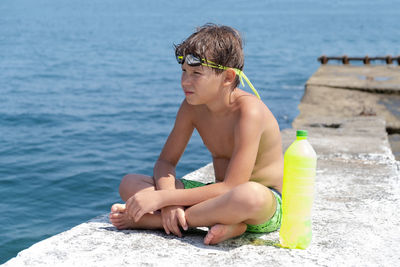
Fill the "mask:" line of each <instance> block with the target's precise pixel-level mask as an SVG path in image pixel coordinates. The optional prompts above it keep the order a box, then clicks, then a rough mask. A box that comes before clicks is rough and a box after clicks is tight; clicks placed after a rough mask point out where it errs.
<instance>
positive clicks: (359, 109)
mask: <svg viewBox="0 0 400 267" xmlns="http://www.w3.org/2000/svg"><path fill="white" fill-rule="evenodd" d="M325 67H328V68H327V69H325V70H324V69H323V68H325ZM334 67H336V69H335V68H334ZM342 67H344V66H340V67H339V66H323V67H321V69H320V70H318V71H317V72H316V73H315V74H314V75H313V77H311V78H310V80H309V81H308V83H307V85H306V90H305V94H304V97H303V100H302V103H301V104H300V105H299V109H300V115H299V117H298V118H297V119H296V120H295V121H294V123H293V126H294V129H287V130H284V131H282V140H283V148H284V149H286V148H287V147H288V146H289V144H290V143H291V142H292V141H293V140H294V139H295V129H299V128H301V129H307V130H308V131H309V141H310V143H311V144H312V145H313V147H314V149H315V150H316V152H317V154H318V167H317V177H316V195H315V203H314V206H313V227H312V229H313V240H312V243H311V245H310V246H309V248H308V249H307V250H289V249H283V248H280V247H278V243H279V234H278V232H274V233H271V234H264V235H259V234H244V235H243V236H241V237H239V238H235V239H232V240H228V241H225V242H223V243H221V244H218V245H216V246H205V245H203V237H204V235H205V233H206V230H207V229H204V228H198V229H194V230H190V231H188V232H186V233H185V236H184V237H183V238H177V237H174V236H168V235H166V234H165V233H163V232H162V231H136V230H125V231H118V230H116V229H115V228H114V227H113V226H112V225H111V224H110V223H109V221H108V219H107V215H106V214H104V215H101V216H99V217H97V218H94V219H92V220H90V221H88V222H86V223H83V224H81V225H78V226H76V227H74V228H72V229H71V230H69V231H66V232H63V233H61V234H58V235H56V236H53V237H51V238H48V239H46V240H43V241H41V242H39V243H37V244H35V245H33V246H32V247H30V248H28V249H26V250H24V251H21V252H20V253H19V254H18V255H17V257H15V258H13V259H11V260H10V261H8V262H7V263H5V265H4V266H138V265H146V266H165V265H166V266H170V265H171V266H172V265H176V266H184V265H187V266H211V265H213V266H360V265H361V266H397V265H399V264H400V231H398V229H399V227H400V215H399V213H398V212H397V211H398V209H399V207H400V165H399V162H398V161H396V160H395V158H394V155H393V153H392V151H391V149H390V144H389V140H388V134H387V129H388V128H390V127H392V128H394V129H397V128H396V127H398V124H397V123H398V117H397V118H396V116H394V117H395V118H392V117H391V115H390V114H389V112H392V114H394V113H395V112H394V113H393V111H391V108H388V106H385V104H382V103H383V102H384V101H385V100H381V98H380V97H382V96H381V93H379V92H378V93H379V96H377V97H378V98H379V99H380V100H376V99H375V100H372V96H370V95H364V94H367V93H368V94H376V92H375V91H374V92H367V91H365V90H363V88H364V87H362V86H360V87H359V88H361V89H360V90H358V89H357V90H354V89H356V87H357V86H355V85H351V86H350V85H349V87H351V88H350V89H349V87H348V86H347V84H348V82H343V83H342V85H340V86H343V85H344V86H345V87H344V88H347V89H343V88H342V87H340V88H339V86H338V84H339V82H338V81H335V79H336V78H337V79H342V78H343V77H344V78H343V79H351V77H350V76H352V75H355V76H360V75H361V76H360V77H361V78H360V79H361V80H362V79H363V77H362V75H364V76H365V77H367V76H368V75H374V74H375V73H377V72H371V73H369V74H368V75H365V74H362V73H361V74H360V73H359V71H366V70H365V69H359V70H358V71H356V70H352V71H354V72H341V71H342V70H341V69H340V68H342ZM360 68H361V67H360ZM395 70H396V73H397V74H396V75H399V73H400V72H399V68H397V69H395ZM325 71H326V72H329V73H330V74H329V75H327V77H329V78H327V79H328V82H329V84H327V83H326V81H327V80H325V81H324V79H321V76H320V75H321V74H322V75H325V74H327V73H326V72H325ZM390 71H392V70H390ZM335 72H336V74H335ZM346 73H347V74H346ZM346 75H347V76H346ZM385 75H386V72H385V71H383V72H382V73H380V74H379V77H387V76H385ZM368 77H369V76H368ZM374 77H377V76H374ZM353 78H354V77H353ZM387 81H388V80H385V82H387ZM366 82H372V80H371V78H368V79H367V81H366ZM374 82H377V83H379V82H380V81H377V80H376V78H375V79H374ZM396 83H397V82H396ZM396 83H394V84H396ZM380 85H381V84H380ZM389 87H390V88H389ZM357 88H358V87H357ZM365 88H370V89H371V88H375V89H376V88H378V87H373V86H366V87H365ZM384 88H385V87H384V86H383V87H379V90H380V91H382V90H383V91H384ZM388 88H389V90H393V91H396V90H397V89H396V88H395V85H393V86H392V85H390V86H388ZM375 89H374V90H375ZM343 90H346V91H343ZM347 91H351V92H347ZM353 93H354V94H353ZM360 94H362V95H360ZM391 94H392V93H391ZM386 95H389V94H386ZM392 95H396V97H397V93H396V94H392ZM374 97H376V96H374ZM394 99H396V98H394ZM390 101H391V100H390ZM396 101H397V100H396ZM339 104H340V105H341V107H342V108H336V105H339ZM372 104H373V105H372ZM394 108H398V106H396V107H394ZM385 109H386V110H385ZM386 111H387V112H388V113H386ZM388 125H389V126H388ZM185 178H188V179H196V180H199V181H204V182H207V181H211V180H212V179H213V178H214V176H213V169H212V165H211V164H208V165H207V166H205V167H203V168H201V169H199V170H197V171H195V172H194V173H191V174H188V175H187V176H186V177H185ZM110 204H111V203H110Z"/></svg>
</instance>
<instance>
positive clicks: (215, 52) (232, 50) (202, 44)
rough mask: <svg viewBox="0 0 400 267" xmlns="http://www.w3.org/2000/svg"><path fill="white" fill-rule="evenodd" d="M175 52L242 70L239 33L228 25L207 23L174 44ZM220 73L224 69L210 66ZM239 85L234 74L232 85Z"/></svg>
mask: <svg viewBox="0 0 400 267" xmlns="http://www.w3.org/2000/svg"><path fill="white" fill-rule="evenodd" d="M175 54H176V55H180V56H186V55H189V54H193V55H196V56H199V57H201V58H204V59H206V60H210V61H212V62H215V63H217V64H220V65H222V66H225V67H230V68H236V69H239V70H243V67H244V54H243V45H242V38H241V37H240V33H239V32H238V31H237V30H236V29H234V28H232V27H228V26H223V25H216V24H212V23H207V24H205V25H203V26H201V27H199V28H197V29H196V31H195V32H194V33H193V34H192V35H190V36H189V37H188V38H187V39H186V40H184V41H183V42H182V43H180V44H178V45H175ZM212 70H213V71H214V72H215V73H217V74H221V73H222V72H223V71H224V70H221V69H216V68H212ZM238 85H239V77H238V76H237V75H236V79H235V84H234V87H236V86H238Z"/></svg>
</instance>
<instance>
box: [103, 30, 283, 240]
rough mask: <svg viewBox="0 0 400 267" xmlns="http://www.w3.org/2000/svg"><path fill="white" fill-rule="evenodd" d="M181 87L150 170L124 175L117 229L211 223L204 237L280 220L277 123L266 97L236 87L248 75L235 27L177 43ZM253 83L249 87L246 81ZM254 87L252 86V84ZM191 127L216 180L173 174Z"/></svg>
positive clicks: (114, 211)
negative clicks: (204, 181)
mask: <svg viewBox="0 0 400 267" xmlns="http://www.w3.org/2000/svg"><path fill="white" fill-rule="evenodd" d="M175 53H176V57H177V60H178V63H180V64H181V65H182V78H181V85H182V88H183V92H184V94H185V99H184V100H183V102H182V104H181V106H180V108H179V111H178V113H177V116H176V121H175V125H174V128H173V129H172V131H171V133H170V135H169V137H168V139H167V141H166V143H165V145H164V148H163V149H162V152H161V154H160V157H159V158H158V160H157V162H156V164H155V166H154V172H153V177H149V176H145V175H139V174H131V175H126V176H125V177H124V178H123V180H122V182H121V184H120V188H119V192H120V195H121V198H122V200H124V201H126V203H125V204H114V205H113V206H112V208H111V213H110V220H111V222H112V224H113V225H114V226H115V227H117V228H118V229H164V230H165V232H166V233H167V234H170V233H173V234H175V235H177V236H179V237H181V236H182V234H181V230H180V227H182V228H183V229H184V230H187V229H188V227H197V226H208V227H210V229H209V231H208V233H207V235H206V237H205V238H204V243H205V244H207V245H208V244H217V243H219V242H222V241H224V240H226V239H229V238H232V237H235V236H239V235H241V234H243V233H244V232H246V230H247V231H250V232H271V231H275V230H277V229H278V228H279V226H280V221H281V196H280V192H281V190H282V176H283V156H282V148H281V136H280V131H279V126H278V123H277V121H276V119H275V118H274V116H273V115H272V113H271V112H270V111H269V109H268V108H267V107H266V106H265V105H264V103H263V102H262V101H261V100H259V99H258V98H257V97H255V96H253V95H252V94H249V93H247V92H245V91H243V90H240V89H239V88H237V86H238V84H239V81H242V78H244V79H245V80H246V81H247V82H248V84H249V85H250V86H251V83H250V82H249V81H248V79H247V77H246V76H245V75H244V73H243V72H242V70H243V65H244V55H243V48H242V41H241V38H240V35H239V33H238V32H237V31H236V30H235V29H233V28H230V27H227V26H217V25H214V24H206V25H204V26H202V27H200V28H198V29H197V31H196V32H195V33H193V34H192V35H191V36H189V38H188V39H186V40H185V41H183V42H182V43H181V44H179V45H177V46H176V47H175ZM251 87H252V86H251ZM252 88H253V87H252ZM194 129H196V130H197V131H198V132H199V134H200V136H201V138H202V140H203V142H204V144H205V146H206V147H207V148H208V150H209V151H210V152H211V155H212V157H213V165H214V172H215V178H216V183H211V184H207V185H205V184H202V183H199V182H196V181H189V180H184V179H181V180H179V179H176V177H175V166H176V165H177V163H178V161H179V159H180V157H181V155H182V154H183V152H184V149H185V147H186V145H187V143H188V141H189V139H190V137H191V135H192V133H193V130H194Z"/></svg>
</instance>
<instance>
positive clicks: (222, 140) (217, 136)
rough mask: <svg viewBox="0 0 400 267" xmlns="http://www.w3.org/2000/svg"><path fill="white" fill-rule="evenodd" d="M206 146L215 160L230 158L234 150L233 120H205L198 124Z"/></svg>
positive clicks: (198, 129)
mask: <svg viewBox="0 0 400 267" xmlns="http://www.w3.org/2000/svg"><path fill="white" fill-rule="evenodd" d="M196 126H197V131H198V132H199V134H200V136H201V138H202V140H203V143H204V145H205V146H206V147H207V148H208V150H209V151H210V152H211V154H212V156H213V157H214V158H230V157H231V156H232V152H233V148H234V127H235V122H234V119H233V118H224V119H203V120H201V121H200V122H199V123H197V124H196Z"/></svg>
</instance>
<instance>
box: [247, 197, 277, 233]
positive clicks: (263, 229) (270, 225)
mask: <svg viewBox="0 0 400 267" xmlns="http://www.w3.org/2000/svg"><path fill="white" fill-rule="evenodd" d="M271 191H272V190H271ZM272 193H273V194H274V196H275V199H276V211H275V214H274V216H272V218H271V219H269V220H268V221H266V222H265V223H262V224H257V225H251V224H248V225H247V230H246V231H247V232H251V233H269V232H274V231H276V230H278V229H279V227H280V226H281V221H282V199H281V197H280V196H279V195H278V194H277V193H276V192H274V191H272Z"/></svg>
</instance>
